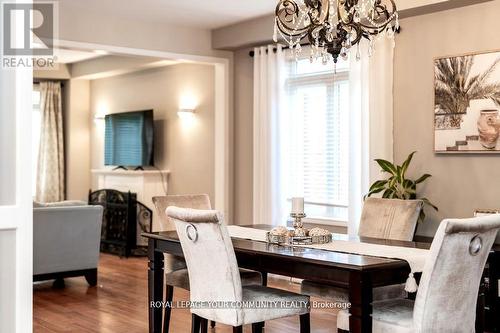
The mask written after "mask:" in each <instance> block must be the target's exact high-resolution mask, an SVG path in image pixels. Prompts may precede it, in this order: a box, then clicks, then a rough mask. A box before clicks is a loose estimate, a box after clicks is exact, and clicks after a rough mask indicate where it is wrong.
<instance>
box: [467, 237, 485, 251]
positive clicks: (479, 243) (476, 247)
mask: <svg viewBox="0 0 500 333" xmlns="http://www.w3.org/2000/svg"><path fill="white" fill-rule="evenodd" d="M482 247H483V240H482V238H481V237H480V236H479V235H476V236H474V237H472V239H471V241H470V244H469V253H470V255H471V256H477V255H478V254H479V252H480V251H481V248H482Z"/></svg>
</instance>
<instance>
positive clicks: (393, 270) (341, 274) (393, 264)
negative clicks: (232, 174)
mask: <svg viewBox="0 0 500 333" xmlns="http://www.w3.org/2000/svg"><path fill="white" fill-rule="evenodd" d="M247 227H252V228H257V229H265V230H268V229H271V228H272V227H271V226H270V225H251V226H247ZM142 235H143V236H144V237H147V238H148V239H149V243H148V244H149V245H148V256H149V271H148V295H149V302H148V304H151V302H156V301H160V302H161V301H162V300H163V288H164V285H163V284H164V272H163V258H164V256H163V253H169V254H172V255H175V256H179V257H183V253H182V248H181V244H180V242H179V238H178V236H177V233H176V232H175V231H166V232H153V233H143V234H142ZM335 240H350V241H357V242H363V243H375V244H384V245H391V246H401V247H412V248H422V249H428V248H429V247H430V242H429V241H428V239H426V241H423V242H406V241H394V240H382V239H375V238H366V237H349V236H347V235H344V234H333V241H335ZM232 241H233V246H234V250H235V253H236V258H237V260H238V265H239V266H240V267H242V268H247V269H252V270H256V271H259V272H262V273H263V277H264V281H266V280H267V274H268V273H270V274H279V275H284V276H289V277H294V278H299V279H307V280H310V281H314V282H320V283H324V284H328V285H332V286H336V287H340V288H344V289H346V290H348V293H349V301H350V303H351V308H350V313H351V316H350V317H349V326H350V331H351V332H371V330H372V320H371V313H372V305H371V303H372V297H373V296H372V295H373V288H375V287H380V286H385V285H392V284H398V283H404V282H405V281H406V279H407V278H408V274H409V273H410V267H409V265H408V263H407V262H406V261H404V260H401V259H388V258H381V257H374V256H366V255H356V254H348V253H340V252H333V251H327V250H320V249H312V248H304V247H292V246H288V245H276V244H270V243H266V242H261V241H254V240H246V239H239V238H233V239H232ZM497 250H500V248H498V247H497ZM492 253H493V255H494V261H495V263H496V264H495V265H491V264H490V273H492V272H493V273H494V274H500V273H499V272H498V264H500V259H499V257H500V256H498V252H495V251H494V252H492ZM496 277H498V275H496ZM491 278H495V276H493V277H491ZM491 281H496V280H491ZM493 292H495V291H493ZM496 295H498V286H496ZM496 300H497V301H495V303H494V307H495V308H493V309H491V311H493V313H497V312H496V311H500V308H499V307H498V298H496ZM162 312H163V311H162V308H161V307H151V306H149V332H151V333H160V332H161V330H162ZM497 324H498V323H497Z"/></svg>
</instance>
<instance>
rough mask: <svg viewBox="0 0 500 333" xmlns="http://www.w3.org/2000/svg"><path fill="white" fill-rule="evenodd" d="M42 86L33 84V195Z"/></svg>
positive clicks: (33, 190) (34, 192) (38, 143)
mask: <svg viewBox="0 0 500 333" xmlns="http://www.w3.org/2000/svg"><path fill="white" fill-rule="evenodd" d="M40 98H41V95H40V87H39V86H38V85H37V84H34V85H33V117H32V123H31V126H32V131H31V133H32V144H31V160H32V163H31V165H32V169H31V177H32V178H31V179H32V180H33V181H32V185H31V186H32V188H31V192H32V195H33V197H34V196H35V194H36V169H37V165H38V148H39V145H40V127H41V114H40Z"/></svg>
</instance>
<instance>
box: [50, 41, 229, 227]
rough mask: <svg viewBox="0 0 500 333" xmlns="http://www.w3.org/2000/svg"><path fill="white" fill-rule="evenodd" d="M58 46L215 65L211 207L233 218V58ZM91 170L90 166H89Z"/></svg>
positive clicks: (97, 46)
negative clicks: (212, 193) (213, 201)
mask: <svg viewBox="0 0 500 333" xmlns="http://www.w3.org/2000/svg"><path fill="white" fill-rule="evenodd" d="M57 45H59V47H62V48H74V49H80V50H90V51H92V50H103V51H107V52H109V53H114V54H124V55H134V56H144V57H156V58H164V59H170V60H176V61H184V62H193V63H199V64H205V65H213V66H214V68H215V129H214V131H215V142H214V144H215V173H214V184H215V185H214V187H215V188H214V190H215V203H214V208H215V209H217V210H219V211H222V212H224V214H225V216H226V217H227V220H228V221H232V209H231V200H230V198H231V197H232V193H231V192H232V177H231V175H232V173H231V166H232V163H231V160H232V157H231V149H230V147H231V144H230V143H231V142H230V141H231V140H230V133H231V132H230V131H231V126H230V120H231V111H232V109H231V101H232V89H231V88H230V77H231V74H232V72H231V71H232V63H233V60H232V58H219V57H212V56H199V55H191V54H181V53H173V52H164V51H155V50H147V49H139V48H129V47H122V46H113V45H102V44H95V43H83V42H75V41H68V40H59V41H58V44H57ZM89 172H90V170H89Z"/></svg>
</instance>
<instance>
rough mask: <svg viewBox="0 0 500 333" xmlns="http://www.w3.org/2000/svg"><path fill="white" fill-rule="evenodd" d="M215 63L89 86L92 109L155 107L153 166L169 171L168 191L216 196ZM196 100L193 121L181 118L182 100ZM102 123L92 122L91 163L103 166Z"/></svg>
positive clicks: (143, 73)
mask: <svg viewBox="0 0 500 333" xmlns="http://www.w3.org/2000/svg"><path fill="white" fill-rule="evenodd" d="M214 82H215V72H214V68H213V66H209V65H195V64H179V65H173V66H167V67H165V68H162V69H151V70H145V71H140V72H135V73H131V74H126V75H121V76H116V77H112V78H107V79H100V80H93V81H91V84H90V89H91V97H90V105H91V113H92V117H93V115H95V114H100V115H104V114H109V113H116V112H125V111H133V110H144V109H154V118H155V136H156V138H155V164H156V166H157V167H159V168H161V169H168V170H170V172H171V174H170V178H169V193H170V194H185V193H208V194H209V195H210V197H211V199H212V200H213V198H214V139H215V137H214V112H215V111H214V103H215V100H214ZM186 99H187V102H190V101H193V102H194V103H195V104H196V115H195V117H194V118H193V119H191V120H187V121H186V120H183V119H180V118H179V117H178V116H177V111H178V109H179V107H180V106H181V105H182V104H183V101H185V100H186ZM103 136H104V122H103V120H97V121H94V122H93V125H92V135H91V167H92V168H95V169H97V168H102V167H103V159H104V147H103V146H104V141H103Z"/></svg>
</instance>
